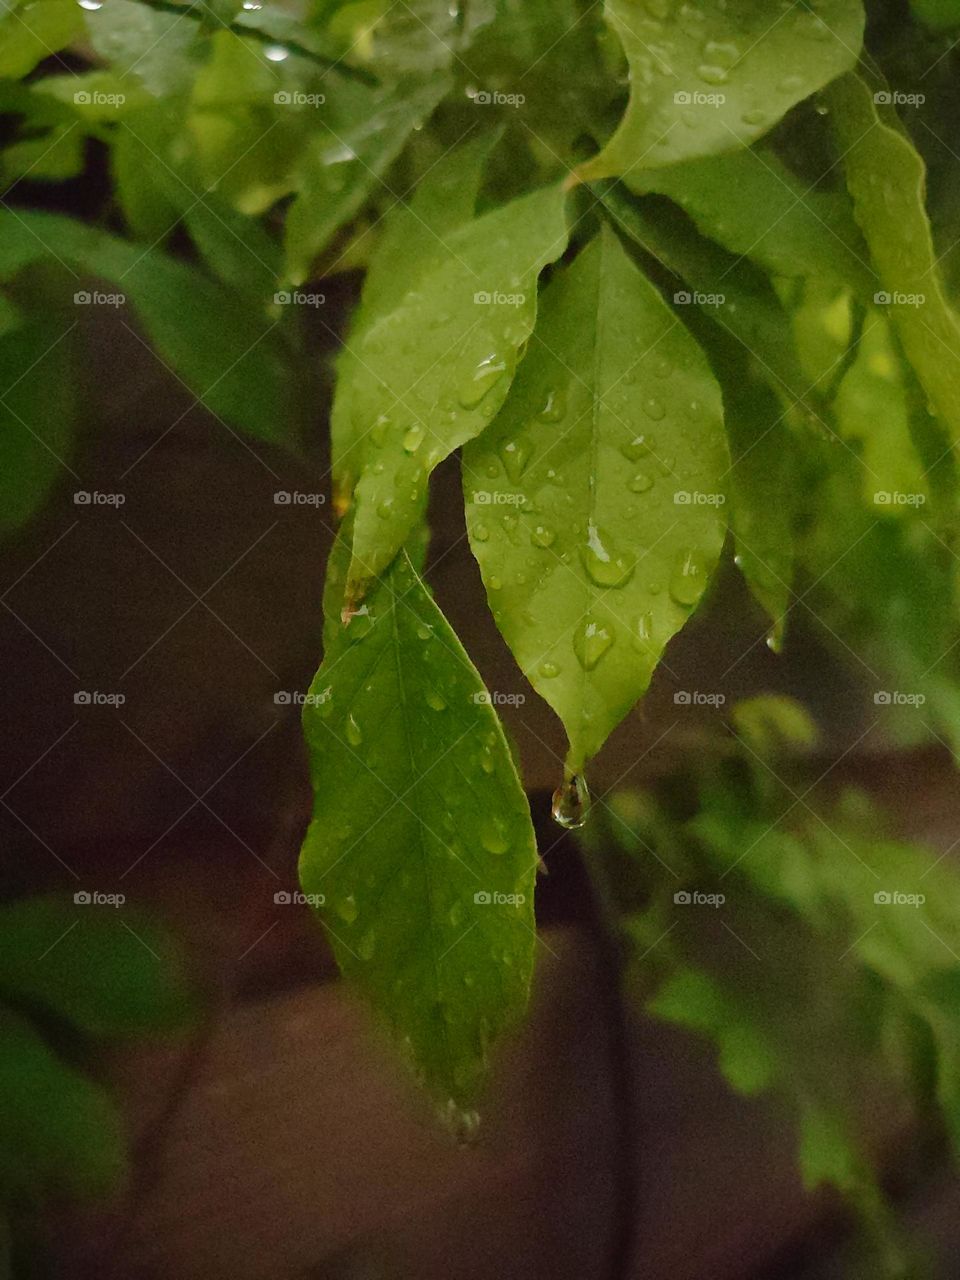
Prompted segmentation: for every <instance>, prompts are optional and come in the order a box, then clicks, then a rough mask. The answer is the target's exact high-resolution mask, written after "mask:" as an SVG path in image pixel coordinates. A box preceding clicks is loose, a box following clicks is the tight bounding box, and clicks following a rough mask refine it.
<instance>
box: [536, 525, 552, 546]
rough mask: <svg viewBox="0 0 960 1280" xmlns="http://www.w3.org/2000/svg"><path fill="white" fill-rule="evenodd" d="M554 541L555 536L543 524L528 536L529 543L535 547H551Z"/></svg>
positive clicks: (547, 526)
mask: <svg viewBox="0 0 960 1280" xmlns="http://www.w3.org/2000/svg"><path fill="white" fill-rule="evenodd" d="M556 540H557V535H556V534H555V533H554V531H553V530H552V529H551V528H550V527H549V525H545V524H538V525H537V526H536V528H535V529H534V530H533V532H532V533H531V534H530V541H531V542H532V543H533V545H534V546H535V547H543V548H546V547H552V546H553V544H554V543H555V542H556Z"/></svg>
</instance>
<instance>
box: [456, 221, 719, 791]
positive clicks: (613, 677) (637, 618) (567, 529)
mask: <svg viewBox="0 0 960 1280" xmlns="http://www.w3.org/2000/svg"><path fill="white" fill-rule="evenodd" d="M726 469H727V458H726V447H725V443H724V438H723V427H722V410H721V405H720V390H719V387H718V386H717V384H716V382H715V381H714V379H713V376H712V374H711V373H710V370H709V367H708V366H707V362H706V359H705V357H704V356H703V354H702V352H701V351H700V349H699V348H698V347H697V346H696V344H695V343H694V342H693V340H692V339H691V337H690V335H689V334H688V333H687V331H686V329H685V328H684V327H683V326H682V325H681V324H680V322H679V321H678V320H677V319H676V317H675V316H674V315H673V313H672V312H671V311H670V309H669V308H668V307H667V306H666V304H665V303H664V302H663V300H662V298H661V297H660V295H659V293H658V292H657V291H656V289H655V288H654V287H653V285H652V284H650V283H649V281H647V280H646V278H645V277H644V276H643V275H642V274H641V273H640V271H638V270H637V268H636V267H635V266H634V265H633V263H632V262H631V261H630V259H629V258H628V257H627V255H626V253H625V252H624V250H623V249H622V248H621V246H620V244H619V241H618V240H617V238H616V236H615V234H614V233H613V232H612V231H611V230H610V229H609V228H607V227H605V228H604V230H603V232H602V233H601V236H600V237H599V238H598V239H597V240H595V241H593V243H592V244H590V245H589V246H588V248H587V249H585V250H584V251H583V253H582V254H581V255H580V257H579V258H577V260H576V261H575V262H574V264H573V265H572V266H571V267H569V268H567V269H565V270H564V271H562V272H558V273H557V275H556V276H555V277H554V279H553V280H552V281H551V283H550V285H549V286H548V288H547V289H546V290H545V292H544V297H543V307H542V316H541V320H540V323H539V325H538V328H537V331H536V332H535V334H534V340H533V345H532V347H531V350H530V352H529V354H528V355H527V357H526V359H525V360H524V362H523V364H522V365H521V367H520V371H519V374H518V376H517V379H516V382H515V383H514V386H513V388H512V389H511V392H510V396H509V398H508V400H507V402H506V404H505V405H504V407H503V409H502V411H501V412H500V414H499V416H498V417H497V419H496V420H495V421H494V422H493V423H492V424H491V426H490V428H489V429H488V430H487V431H486V432H485V433H484V435H483V436H482V437H481V438H480V439H479V440H476V441H474V442H473V443H472V444H470V445H469V446H468V448H467V449H466V450H465V451H464V488H465V491H466V498H467V528H468V531H469V534H470V542H471V546H472V548H473V552H474V555H475V556H476V557H477V560H478V562H479V564H480V569H481V572H482V574H483V579H484V582H485V584H486V588H487V594H488V598H489V600H490V603H491V607H492V609H493V613H494V617H495V618H496V620H497V624H498V626H499V627H500V629H501V631H502V632H503V635H504V637H505V639H506V641H507V643H508V644H509V645H510V648H511V649H512V650H513V654H514V656H515V657H516V659H517V661H518V662H519V664H520V666H521V668H522V669H523V671H524V674H525V675H526V676H527V678H528V679H529V680H530V682H531V683H532V684H533V686H534V688H535V689H536V690H537V692H538V693H540V694H541V695H542V696H543V697H544V698H545V699H546V700H547V702H549V703H550V705H551V706H552V707H553V709H554V710H555V711H556V712H557V714H558V715H559V716H560V718H561V719H562V720H563V723H564V727H565V728H566V731H567V737H568V739H569V742H570V756H569V760H568V765H569V767H570V768H571V769H572V770H574V771H577V770H578V769H579V768H580V767H581V766H582V765H583V763H584V761H585V760H586V759H588V758H589V757H590V756H592V755H594V754H595V753H596V752H597V751H599V749H600V747H601V746H602V745H603V742H604V740H605V739H606V737H607V735H608V734H609V733H610V731H611V730H612V729H613V728H614V727H615V725H616V724H617V723H618V722H619V721H620V720H621V719H622V718H623V716H624V715H626V713H627V711H628V710H629V709H630V707H631V706H633V704H634V703H635V702H636V701H637V699H638V698H639V697H640V695H641V694H642V693H643V692H644V690H645V689H646V687H647V685H648V684H649V682H650V677H651V675H652V674H653V669H654V667H655V666H656V664H657V662H658V660H659V658H660V655H661V653H662V652H663V648H664V646H665V645H666V643H667V641H668V640H669V639H670V637H671V636H672V635H673V634H674V633H675V632H676V631H679V630H680V628H681V627H682V626H683V624H684V622H685V621H686V620H687V617H688V615H689V613H690V611H691V609H692V608H693V606H694V605H695V604H696V603H697V601H698V600H699V598H700V596H701V594H702V593H703V590H704V588H705V586H706V584H707V581H708V580H709V577H710V574H711V573H712V571H713V568H714V566H715V564H716V562H717V558H718V556H719V554H720V548H721V546H722V543H723V536H724V520H723V517H722V515H721V511H722V504H723V501H724V496H723V494H722V492H721V491H720V490H721V477H722V476H723V475H724V474H725V472H726Z"/></svg>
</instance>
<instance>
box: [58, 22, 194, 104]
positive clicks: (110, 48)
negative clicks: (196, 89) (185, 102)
mask: <svg viewBox="0 0 960 1280" xmlns="http://www.w3.org/2000/svg"><path fill="white" fill-rule="evenodd" d="M82 14H83V18H84V22H85V23H86V28H87V36H88V39H89V41H90V45H91V47H92V49H93V51H94V53H96V54H97V55H98V57H99V58H101V59H102V60H103V61H104V62H105V63H107V65H108V66H110V67H111V68H112V69H113V70H115V71H117V72H119V73H120V74H121V76H124V77H125V76H128V75H129V76H132V77H133V78H134V82H135V83H136V82H139V84H141V85H142V86H143V87H144V88H145V89H146V90H147V92H148V93H150V94H152V95H153V96H154V97H157V98H161V97H170V96H172V95H173V94H175V93H180V92H183V91H184V90H186V89H187V88H188V87H189V85H190V83H191V81H192V79H193V76H194V74H195V72H196V69H197V67H198V65H199V62H200V58H201V57H202V54H203V52H204V50H205V46H206V39H205V37H204V36H203V35H202V34H201V32H200V28H199V25H198V23H196V22H194V21H191V20H189V19H187V18H185V16H184V15H183V14H177V13H167V12H163V11H161V10H159V9H154V8H152V7H151V6H150V5H149V4H140V3H137V0H109V3H107V4H102V5H101V6H100V7H99V8H97V9H84V10H82Z"/></svg>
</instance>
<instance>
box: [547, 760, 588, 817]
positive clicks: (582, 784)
mask: <svg viewBox="0 0 960 1280" xmlns="http://www.w3.org/2000/svg"><path fill="white" fill-rule="evenodd" d="M589 808H590V792H589V791H588V790H587V780H586V778H584V776H583V774H582V773H574V774H572V775H571V776H570V777H564V780H563V782H562V783H561V785H560V786H559V787H557V789H556V791H555V792H554V793H553V804H552V806H551V809H550V812H551V813H552V814H553V818H554V821H555V822H559V824H560V826H561V827H566V828H567V830H568V831H572V830H575V829H576V828H577V827H582V826H583V824H584V823H585V822H586V820H587V810H588V809H589Z"/></svg>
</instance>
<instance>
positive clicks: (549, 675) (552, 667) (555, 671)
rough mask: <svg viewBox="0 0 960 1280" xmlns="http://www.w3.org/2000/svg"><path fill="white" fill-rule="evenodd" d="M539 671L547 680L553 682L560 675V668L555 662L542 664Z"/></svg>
mask: <svg viewBox="0 0 960 1280" xmlns="http://www.w3.org/2000/svg"><path fill="white" fill-rule="evenodd" d="M537 670H538V671H539V672H540V674H541V675H542V676H543V678H544V679H545V680H552V679H553V678H554V676H558V675H559V674H560V668H559V667H558V666H557V664H556V663H555V662H541V663H540V666H539V667H538V668H537Z"/></svg>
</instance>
